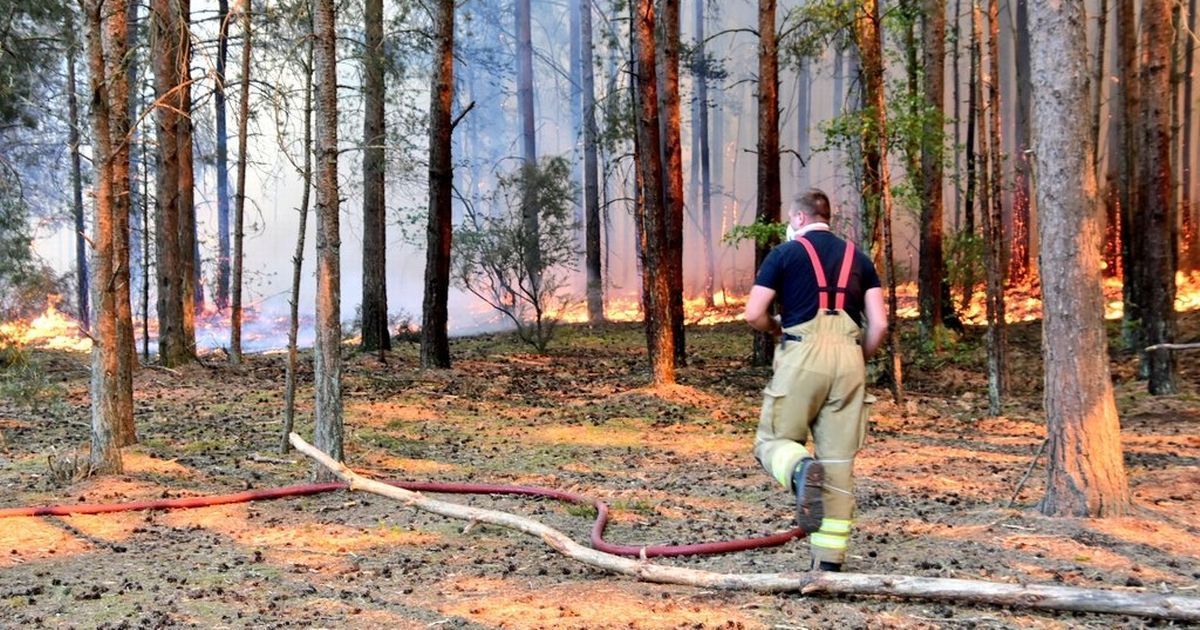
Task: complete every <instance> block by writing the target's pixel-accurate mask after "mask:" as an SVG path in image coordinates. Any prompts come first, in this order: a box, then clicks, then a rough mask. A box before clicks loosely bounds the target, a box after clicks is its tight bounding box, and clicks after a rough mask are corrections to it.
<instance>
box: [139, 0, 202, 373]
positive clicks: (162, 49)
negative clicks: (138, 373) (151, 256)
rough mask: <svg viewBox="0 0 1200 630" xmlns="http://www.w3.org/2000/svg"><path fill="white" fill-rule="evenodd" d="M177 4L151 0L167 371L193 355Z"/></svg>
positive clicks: (161, 333) (161, 335)
mask: <svg viewBox="0 0 1200 630" xmlns="http://www.w3.org/2000/svg"><path fill="white" fill-rule="evenodd" d="M178 9H179V5H178V4H177V3H176V2H174V1H173V0H152V2H151V3H150V11H151V22H150V24H151V35H150V41H151V42H152V43H153V45H154V53H153V55H152V56H153V58H154V87H155V97H156V98H157V100H158V101H159V105H158V108H157V109H158V111H157V123H158V126H157V138H158V169H157V183H156V186H157V189H158V194H157V195H155V221H154V223H155V249H156V251H157V256H158V258H157V261H156V263H155V268H156V272H157V274H158V308H157V312H158V357H159V361H160V362H161V363H162V364H163V365H164V366H166V367H173V366H177V365H181V364H183V363H186V362H187V361H190V360H191V359H192V358H193V357H194V356H195V355H194V352H195V349H194V347H193V343H192V340H191V339H190V338H189V337H188V336H187V334H186V329H185V327H184V314H183V303H184V293H183V291H184V289H183V267H182V265H183V260H182V258H183V256H182V252H181V245H182V244H181V243H180V223H181V220H180V217H181V215H182V207H183V205H182V204H183V202H182V201H181V196H182V195H181V190H180V185H179V182H180V166H179V161H180V147H181V143H180V141H179V127H180V124H179V120H178V119H179V118H180V114H179V113H180V112H182V111H183V99H182V95H181V91H180V89H179V85H178V78H179V75H180V69H179V59H180V57H181V52H180V50H179V46H180V45H181V40H182V37H183V36H182V35H181V33H180V17H179V15H178V13H179V11H178Z"/></svg>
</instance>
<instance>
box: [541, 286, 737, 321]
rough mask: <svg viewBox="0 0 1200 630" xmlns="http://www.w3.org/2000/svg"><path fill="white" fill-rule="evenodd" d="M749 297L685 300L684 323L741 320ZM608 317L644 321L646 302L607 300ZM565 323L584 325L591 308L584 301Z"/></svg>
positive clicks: (565, 315)
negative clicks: (643, 312)
mask: <svg viewBox="0 0 1200 630" xmlns="http://www.w3.org/2000/svg"><path fill="white" fill-rule="evenodd" d="M744 305H745V298H742V297H735V296H730V295H728V294H727V293H725V292H724V291H717V292H716V293H714V294H713V297H712V305H709V303H708V300H707V299H706V298H705V297H704V296H699V297H693V298H685V299H684V301H683V313H684V321H686V322H687V323H688V324H689V325H699V326H706V325H711V324H720V323H724V322H732V321H737V320H739V319H741V317H742V306H744ZM604 318H605V319H606V320H608V321H610V322H639V321H641V320H642V302H641V298H640V297H639V296H635V295H626V296H621V297H610V298H609V299H607V300H605V304H604ZM559 319H560V320H561V321H563V322H564V323H568V324H582V323H586V322H587V320H588V314H587V305H586V304H584V303H582V302H580V303H577V304H574V305H572V306H571V307H569V308H568V309H567V311H566V312H565V313H563V315H562V316H561V317H560V318H559Z"/></svg>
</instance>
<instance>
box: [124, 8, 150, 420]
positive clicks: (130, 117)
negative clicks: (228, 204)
mask: <svg viewBox="0 0 1200 630" xmlns="http://www.w3.org/2000/svg"><path fill="white" fill-rule="evenodd" d="M138 8H139V3H137V2H128V3H127V4H126V5H125V47H126V51H127V54H126V59H125V62H124V66H125V88H124V89H125V92H126V99H125V117H126V119H127V121H128V122H127V123H125V124H124V127H123V128H124V129H125V130H126V135H125V136H124V137H123V140H124V142H125V143H127V144H128V145H129V146H128V152H129V168H128V171H127V173H128V188H127V190H128V191H129V192H128V197H129V198H128V201H126V202H125V206H126V207H127V208H128V210H129V212H128V216H127V217H125V219H124V221H125V224H126V228H127V229H126V234H128V237H129V247H128V251H129V260H128V267H129V278H130V282H129V294H130V295H129V299H128V300H126V301H127V302H128V303H129V309H128V311H129V316H128V318H126V317H125V316H124V315H122V316H121V317H120V318H119V319H118V323H119V324H120V334H121V336H122V337H123V338H128V339H129V341H128V342H127V343H126V342H123V343H122V345H125V346H127V347H129V348H131V352H132V356H130V357H129V366H130V370H133V369H136V368H137V367H138V366H139V363H138V356H137V338H136V335H135V334H134V325H133V315H134V309H133V304H134V299H135V298H134V296H133V293H134V292H135V291H140V290H141V287H143V286H145V284H146V276H145V275H144V274H142V273H141V269H142V266H143V265H142V261H141V260H140V258H141V252H142V248H143V245H142V243H143V241H145V239H146V233H145V232H143V231H142V229H141V227H140V226H141V225H142V222H143V221H142V219H141V209H142V208H143V207H144V205H143V204H142V201H143V200H144V199H145V197H146V192H145V191H146V190H147V188H148V187H147V186H146V185H143V184H141V183H140V182H143V181H144V179H142V178H141V177H139V174H138V168H140V167H139V160H138V159H137V158H135V157H134V155H135V154H134V150H133V149H134V146H135V138H136V136H137V135H138V128H137V125H136V123H137V120H138V119H139V118H140V116H139V115H138V108H139V107H140V106H141V103H142V99H141V90H140V89H138V69H139V64H138V63H136V62H135V61H134V60H135V59H136V52H135V51H136V50H137V49H138ZM136 144H140V145H142V146H143V149H142V151H141V153H142V155H143V156H144V155H145V149H144V146H145V144H146V143H145V140H144V138H143V139H142V141H141V142H138V143H136ZM139 186H140V188H139ZM135 223H136V224H137V226H138V227H137V228H136V229H135V227H134V224H135ZM138 276H141V277H140V278H139V277H138ZM122 308H124V307H122ZM126 322H127V323H126ZM130 404H132V400H131V401H130ZM131 417H132V414H131Z"/></svg>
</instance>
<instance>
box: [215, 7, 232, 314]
mask: <svg viewBox="0 0 1200 630" xmlns="http://www.w3.org/2000/svg"><path fill="white" fill-rule="evenodd" d="M229 22H230V15H229V0H217V63H216V77H214V81H215V83H216V85H215V87H214V88H213V109H214V110H215V113H216V120H217V294H216V295H215V296H213V303H214V305H215V306H216V307H217V310H219V311H224V310H225V309H226V308H227V307H228V306H229V273H230V270H229V256H230V251H229V132H228V131H227V129H226V120H225V67H226V60H227V58H228V57H229Z"/></svg>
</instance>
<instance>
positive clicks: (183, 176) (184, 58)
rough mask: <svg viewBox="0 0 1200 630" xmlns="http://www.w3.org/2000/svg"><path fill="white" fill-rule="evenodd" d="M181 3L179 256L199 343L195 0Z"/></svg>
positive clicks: (189, 323) (187, 324)
mask: <svg viewBox="0 0 1200 630" xmlns="http://www.w3.org/2000/svg"><path fill="white" fill-rule="evenodd" d="M172 1H173V2H175V3H177V4H178V7H179V14H178V20H179V21H178V31H177V33H176V34H177V36H178V37H179V40H178V44H179V51H180V57H179V66H178V68H177V71H178V76H177V77H176V79H175V85H177V86H178V87H179V102H180V112H181V114H180V116H179V117H177V118H176V119H175V120H176V124H177V125H178V126H179V129H178V134H179V135H178V142H179V205H180V210H179V254H180V257H179V260H180V268H181V276H180V277H181V279H182V283H181V286H182V287H183V334H184V335H185V336H186V337H187V339H188V340H189V342H190V344H191V346H192V347H193V348H194V347H195V345H196V312H197V311H202V310H203V308H204V285H203V284H202V283H201V280H200V241H199V239H198V238H197V230H198V225H197V223H196V201H195V198H196V192H195V191H196V167H195V152H194V150H193V148H194V142H193V138H192V133H193V129H194V127H195V126H194V125H193V124H192V36H191V21H192V2H191V0H172Z"/></svg>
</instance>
